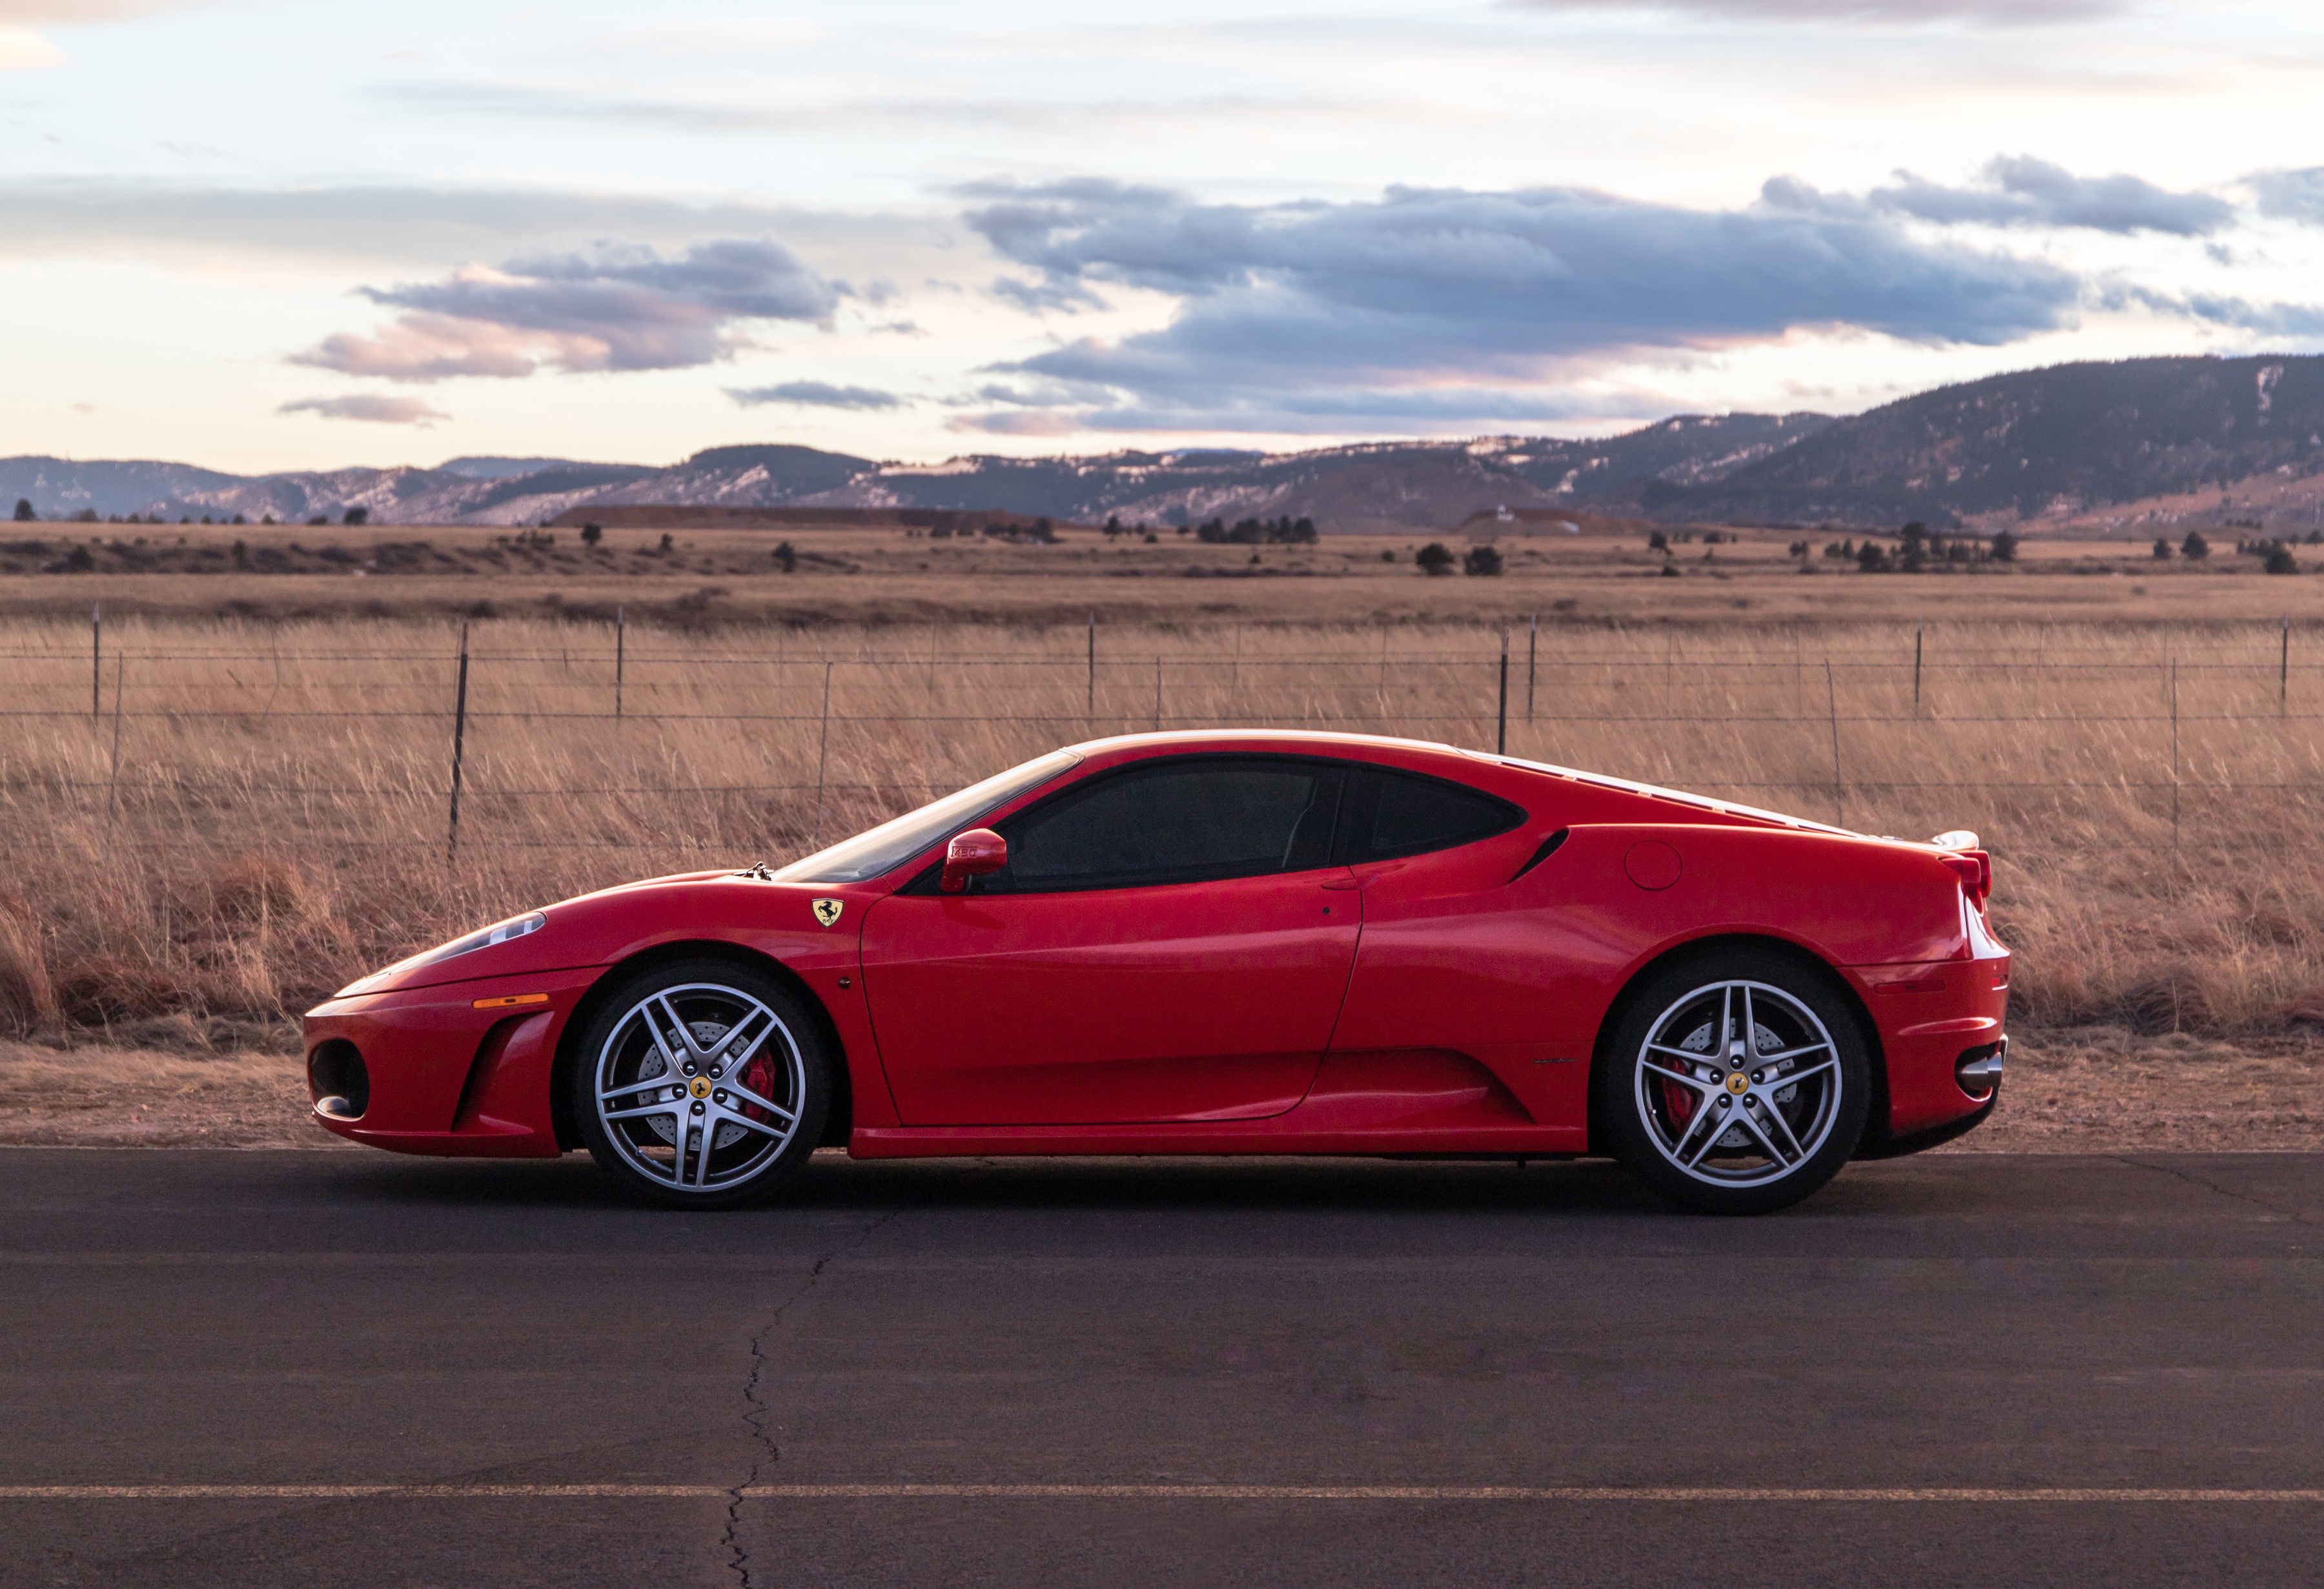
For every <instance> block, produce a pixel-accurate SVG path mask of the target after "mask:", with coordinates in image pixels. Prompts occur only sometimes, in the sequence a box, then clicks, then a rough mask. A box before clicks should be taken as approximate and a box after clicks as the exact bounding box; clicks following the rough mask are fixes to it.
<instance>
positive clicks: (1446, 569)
mask: <svg viewBox="0 0 2324 1589" xmlns="http://www.w3.org/2000/svg"><path fill="white" fill-rule="evenodd" d="M1413 561H1414V562H1415V563H1417V564H1419V565H1420V571H1421V572H1422V573H1423V574H1427V575H1429V576H1430V577H1431V578H1434V577H1435V576H1436V575H1437V574H1450V573H1452V565H1454V564H1455V563H1457V562H1459V561H1460V559H1459V558H1457V557H1455V556H1452V552H1451V550H1450V549H1449V548H1447V547H1445V545H1444V543H1443V541H1431V542H1429V543H1428V544H1427V545H1426V546H1425V547H1421V548H1420V552H1419V555H1418V556H1416V557H1414V558H1413Z"/></svg>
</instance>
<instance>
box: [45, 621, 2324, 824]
mask: <svg viewBox="0 0 2324 1589" xmlns="http://www.w3.org/2000/svg"><path fill="white" fill-rule="evenodd" d="M370 632H373V633H376V634H378V635H380V636H381V637H382V638H383V640H385V641H386V642H387V643H384V644H381V645H378V646H375V647H366V646H364V645H361V644H350V643H348V642H349V640H350V639H351V638H353V639H357V640H360V638H362V637H363V635H364V629H363V628H362V627H360V626H350V627H343V628H340V629H331V628H329V627H327V626H322V625H307V626H291V627H289V628H285V629H273V630H265V629H255V628H248V627H212V628H203V629H197V628H195V627H193V626H190V625H183V626H178V627H176V628H171V627H169V626H164V625H159V624H155V625H144V626H135V625H129V626H124V625H121V624H118V623H115V625H114V626H113V627H112V629H111V632H107V630H106V628H105V627H103V626H102V625H100V624H99V623H97V622H95V621H93V622H92V624H91V627H90V629H89V631H88V634H87V635H86V636H83V637H80V638H79V639H78V641H76V640H74V639H73V638H72V637H71V636H70V635H69V631H67V630H63V629H59V628H57V627H55V626H33V625H22V626H19V628H18V630H17V633H16V634H15V635H14V636H13V637H10V640H12V641H13V643H5V642H0V677H5V678H6V679H7V680H9V687H8V688H7V690H6V691H5V694H0V813H5V816H6V818H7V831H8V834H9V844H10V846H11V848H12V849H19V850H22V849H23V848H24V847H30V846H40V845H44V844H49V843H52V842H56V841H58V838H59V836H60V835H62V834H67V833H70V832H75V831H84V830H89V831H93V830H96V829H100V828H101V830H102V837H103V842H104V843H105V844H106V846H108V847H109V848H113V849H117V850H118V849H146V850H169V849H172V848H188V847H191V848H198V849H200V850H206V851H216V850H231V849H233V848H234V847H235V846H236V845H237V844H255V843H258V842H260V841H262V840H273V839H277V838H287V839H295V840H298V841H300V842H305V843H313V844H327V845H330V846H334V847H336V848H337V849H338V850H341V851H343V852H346V853H350V854H353V853H363V854H383V853H393V852H401V851H410V852H413V853H414V855H415V858H416V857H419V856H425V855H429V854H433V855H434V856H435V857H436V858H438V859H443V858H446V857H449V858H450V859H455V860H457V859H458V857H459V856H460V855H461V854H462V853H463V852H475V851H477V850H492V849H505V850H592V849H595V850H623V849H626V850H641V851H649V852H653V853H666V854H671V855H705V856H706V855H717V856H719V857H721V858H724V857H728V856H733V857H739V858H741V859H761V858H766V859H782V858H784V857H785V856H787V855H789V854H796V853H798V852H800V851H802V850H804V849H805V848H807V846H808V845H810V844H812V843H814V842H816V841H827V840H831V839H833V838H836V837H838V836H840V835H842V834H843V833H844V832H846V831H853V829H855V828H858V827H861V826H863V825H867V824H868V823H869V822H873V821H877V820H881V819H882V818H884V817H886V816H889V815H892V814H895V813H897V812H899V811H901V810H904V809H908V807H909V806H911V805H913V804H919V803H920V802H922V801H925V800H927V799H928V798H932V797H934V796H935V795H939V794H942V793H944V792H945V791H947V790H949V789H952V788H955V787H958V786H960V785H964V784H965V783H968V782H971V781H973V780H974V779H975V778H978V777H982V776H986V775H988V774H990V773H991V772H993V771H996V770H998V769H999V768H1000V767H1004V766H1007V765H1009V764H1010V763H1013V762H1015V761H1019V760H1021V759H1024V758H1027V757H1029V756H1032V755H1036V754H1038V753H1040V752H1041V751H1044V750H1047V749H1051V748H1053V747H1054V746H1056V745H1058V744H1063V743H1070V742H1074V741H1078V740H1083V739H1094V738H1099V737H1102V736H1106V735H1111V734H1117V733H1129V732H1143V731H1152V730H1188V729H1222V728H1278V727H1279V728H1296V729H1305V730H1333V731H1341V732H1350V733H1363V734H1388V735H1397V736H1402V737H1410V738H1416V739H1431V740H1440V741H1444V742H1448V743H1452V744H1455V745H1459V746H1462V747H1465V748H1470V749H1478V750H1493V751H1499V752H1502V753H1505V754H1508V755H1510V756H1515V757H1523V758H1533V759H1538V760H1545V761H1550V762H1554V763H1558V764H1561V765H1565V766H1572V767H1586V768H1590V769H1592V770H1596V771H1600V772H1605V773H1610V774H1615V775H1618V776H1627V777H1634V778H1638V779H1642V780H1644V781H1646V782H1650V783H1655V784H1660V785H1672V786H1676V787H1682V788H1687V789H1692V790H1694V791H1696V792H1699V793H1701V794H1703V795H1710V796H1712V797H1715V798H1727V799H1733V800H1737V801H1741V802H1746V803H1748V804H1757V805H1766V806H1775V807H1777V808H1780V809H1785V810H1791V811H1795V812H1797V813H1799V814H1801V815H1803V816H1808V817H1812V818H1815V819H1817V820H1821V821H1837V822H1842V823H1843V824H1846V823H1849V822H1851V821H1853V822H1856V823H1858V824H1859V825H1867V826H1872V827H1884V826H1885V827H1887V828H1888V829H1890V831H1903V832H1918V831H1923V830H1926V831H1934V829H1935V827H1938V826H1947V827H1951V826H1961V825H1969V826H1976V825H1977V824H1978V822H1979V821H1986V822H1995V821H2007V820H2013V819H2015V818H2021V817H2025V816H2029V815H2039V814H2041V813H2044V812H2047V813H2079V814H2082V815H2089V814H2093V813H2115V814H2116V816H2118V817H2119V818H2120V819H2121V820H2125V821H2129V822H2141V823H2147V824H2153V825H2154V826H2155V829H2156V832H2157V834H2158V835H2159V833H2160V831H2161V825H2162V824H2166V823H2167V824H2168V826H2169V829H2170V831H2171V835H2172V841H2173V842H2176V841H2177V840H2178V838H2179V835H2180V833H2181V830H2182V829H2183V828H2184V827H2185V826H2186V825H2187V823H2188V818H2189V813H2190V812H2199V813H2218V812H2219V811H2221V810H2226V809H2231V808H2236V807H2237V806H2239V805H2243V806H2248V805H2249V804H2250V803H2253V802H2255V801H2259V802H2266V803H2270V809H2271V810H2273V811H2282V810H2283V809H2286V806H2285V803H2286V802H2290V803H2292V804H2295V805H2300V806H2302V807H2304V806H2305V805H2306V804H2310V803H2312V802H2313V801H2314V797H2315V795H2317V794H2318V793H2319V789H2324V758H2319V748H2324V732H2319V728H2318V725H2319V723H2324V677H2319V675H2324V653H2319V660H2317V661H2308V660H2304V659H2302V657H2301V656H2300V655H2299V652H2300V650H2301V647H2300V646H2299V645H2297V644H2296V641H2298V640H2300V639H2302V638H2305V635H2304V632H2301V633H2296V632H2295V629H2294V626H2292V624H2291V623H2290V622H2288V621H2278V622H2271V623H2270V624H2268V625H2266V626H2265V627H2264V630H2262V629H2259V628H2257V627H2256V626H2234V625H2209V626H2202V627H2199V628H2198V627H2195V626H2181V627H2179V628H2176V629H2159V628H2157V629H2132V628H2123V629H2099V628H2098V627H2096V626H2089V627H2085V628H2082V629H2075V628H2074V627H2072V626H2067V625H2055V626H2040V627H2039V628H2038V629H2037V628H2036V627H2035V626H2024V625H2018V626H2001V625H1992V624H1987V625H1974V624H1966V625H1925V626H1924V625H1917V624H1916V625H1912V626H1908V627H1906V628H1904V629H1901V630H1900V629H1896V628H1895V627H1894V626H1889V627H1886V628H1881V627H1877V626H1850V627H1848V628H1845V629H1821V630H1820V629H1810V628H1807V627H1804V626H1802V627H1794V628H1785V627H1782V626H1774V625H1767V626H1761V627H1759V628H1757V629H1753V628H1748V627H1745V626H1739V625H1738V626H1737V627H1735V628H1731V629H1720V630H1706V631H1699V632H1683V631H1681V630H1679V629H1675V628H1663V629H1654V628H1637V629H1623V630H1615V629H1602V628H1582V627H1578V626H1577V627H1572V628H1565V627H1555V626H1553V627H1549V628H1544V627H1541V626H1540V625H1538V623H1536V622H1527V621H1520V622H1519V623H1517V624H1516V625H1514V626H1511V627H1509V628H1507V629H1503V628H1499V627H1494V628H1483V629H1480V628H1473V627H1452V626H1447V627H1432V628H1424V627H1419V626H1410V625H1383V626H1379V627H1377V628H1357V627H1348V626H1308V627H1298V626H1288V625H1285V626H1265V627H1261V626H1220V627H1217V628H1210V629H1184V628H1174V627H1169V626H1157V625H1109V624H1101V623H1099V622H1098V621H1096V620H1091V621H1090V622H1089V623H1088V624H1087V625H1086V626H1085V627H1084V626H1081V625H1074V626H1071V627H1069V628H1063V629H1061V628H1058V627H1055V626H1052V627H1050V628H1047V629H1001V628H998V627H987V628H958V629H952V628H940V627H939V628H930V629H925V630H899V629H892V628H891V629H854V630H837V629H834V630H825V631H784V630H769V631H765V632H764V633H763V634H761V635H753V636H750V637H747V638H745V637H744V636H743V635H742V634H741V633H739V632H737V631H727V632H725V633H723V634H719V635H713V636H701V635H690V634H687V633H683V632H679V631H643V630H641V633H640V634H639V635H638V636H635V637H632V636H631V635H629V634H628V632H627V625H626V624H622V625H619V626H614V625H608V626H604V628H603V629H592V628H588V627H584V626H580V625H576V624H569V623H567V624H552V623H549V622H546V621H544V622H539V623H528V622H524V621H521V620H519V621H511V622H496V623H493V624H489V625H477V626H473V627H471V626H463V627H462V628H461V629H458V630H457V632H450V631H441V630H427V629H410V628H390V627H389V626H387V625H384V624H381V625H378V626H376V627H375V628H374V629H372V630H371V631H370ZM439 636H440V641H441V643H433V642H435V641H436V640H437V639H438V637H439Z"/></svg>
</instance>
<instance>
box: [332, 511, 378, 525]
mask: <svg viewBox="0 0 2324 1589" xmlns="http://www.w3.org/2000/svg"><path fill="white" fill-rule="evenodd" d="M339 522H340V523H341V524H346V525H357V524H368V523H370V522H371V510H370V509H369V508H350V509H348V510H346V513H345V514H343V515H342V516H341V517H340V519H339Z"/></svg>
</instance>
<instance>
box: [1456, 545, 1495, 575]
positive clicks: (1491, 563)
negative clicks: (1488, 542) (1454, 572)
mask: <svg viewBox="0 0 2324 1589" xmlns="http://www.w3.org/2000/svg"><path fill="white" fill-rule="evenodd" d="M1500 571H1501V554H1500V553H1499V550H1497V549H1496V548H1494V547H1470V548H1469V555H1468V556H1465V557H1463V558H1462V559H1461V572H1462V573H1463V574H1488V575H1489V574H1499V572H1500Z"/></svg>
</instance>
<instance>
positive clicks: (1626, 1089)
mask: <svg viewBox="0 0 2324 1589" xmlns="http://www.w3.org/2000/svg"><path fill="white" fill-rule="evenodd" d="M1747 1007H1748V1010H1749V1012H1750V1017H1751V1019H1750V1025H1749V1031H1750V1033H1751V1036H1750V1039H1749V1050H1748V1052H1746V1051H1745V1050H1744V1049H1743V1048H1742V1047H1740V1046H1739V1045H1738V1037H1739V1034H1740V1033H1741V1032H1742V1031H1743V1029H1744V1022H1743V1019H1742V1016H1743V1014H1744V1011H1745V1009H1746V1008H1747ZM1714 1031H1717V1032H1720V1033H1722V1035H1721V1036H1720V1037H1718V1038H1713V1037H1712V1035H1711V1034H1712V1033H1713V1032H1714ZM1597 1081H1598V1098H1597V1100H1596V1101H1597V1106H1598V1110H1599V1116H1598V1117H1599V1119H1600V1121H1602V1122H1603V1123H1604V1125H1605V1126H1606V1128H1607V1130H1608V1132H1609V1134H1610V1135H1611V1136H1612V1139H1613V1143H1612V1145H1613V1149H1614V1155H1615V1157H1616V1158H1618V1159H1619V1160H1620V1161H1621V1162H1622V1163H1623V1164H1624V1166H1625V1167H1627V1168H1628V1170H1630V1171H1631V1172H1632V1173H1634V1174H1636V1175H1637V1177H1638V1178H1639V1179H1640V1180H1644V1181H1646V1183H1647V1184H1648V1185H1649V1186H1652V1187H1653V1188H1654V1189H1655V1190H1656V1191H1659V1192H1661V1193H1662V1194H1663V1195H1664V1196H1665V1197H1666V1198H1669V1199H1671V1200H1672V1201H1674V1202H1676V1203H1681V1204H1683V1205H1685V1206H1686V1207H1687V1208H1693V1209H1696V1210H1698V1211H1700V1212H1702V1213H1706V1214H1766V1213H1770V1212H1772V1211H1774V1210H1775V1209H1777V1208H1788V1207H1790V1206H1791V1205H1792V1204H1794V1203H1796V1202H1798V1201H1799V1200H1800V1199H1803V1198H1804V1197H1807V1196H1809V1195H1810V1194H1811V1193H1812V1192H1814V1191H1816V1190H1818V1189H1821V1187H1822V1186H1823V1185H1824V1183H1825V1182H1827V1181H1829V1180H1831V1178H1832V1177H1833V1176H1834V1175H1837V1174H1838V1173H1839V1172H1840V1166H1841V1165H1843V1164H1845V1163H1847V1162H1848V1161H1849V1155H1851V1154H1852V1153H1855V1151H1856V1145H1857V1142H1858V1138H1860V1137H1861V1136H1862V1135H1863V1134H1864V1121H1865V1116H1866V1112H1867V1108H1868V1107H1869V1104H1870V1100H1871V1094H1872V1087H1871V1061H1870V1058H1869V1056H1868V1055H1867V1052H1866V1050H1865V1042H1864V1034H1863V1032H1862V1029H1861V1028H1860V1027H1859V1026H1858V1023H1857V1017H1856V1012H1855V1009H1854V1006H1852V1005H1851V1004H1850V1002H1849V999H1848V997H1847V995H1846V993H1845V991H1844V990H1843V989H1842V988H1841V987H1840V985H1839V984H1838V982H1837V981H1836V980H1835V978H1833V977H1832V976H1831V973H1830V972H1827V971H1823V970H1821V969H1815V968H1812V967H1810V966H1807V965H1803V964H1802V963H1801V962H1800V961H1797V960H1793V959H1790V958H1789V957H1787V956H1784V955H1782V954H1777V953H1771V952H1769V951H1766V950H1761V949H1748V948H1747V949H1733V950H1723V951H1714V952H1712V953H1709V954H1704V955H1701V956H1699V957H1695V958H1692V959H1689V960H1684V961H1682V962H1679V963H1677V964H1674V965H1672V966H1668V967H1665V968H1664V969H1661V970H1659V971H1656V972H1655V973H1653V974H1652V975H1651V976H1649V977H1648V978H1646V980H1645V981H1644V982H1642V983H1640V984H1639V985H1638V986H1637V987H1635V988H1633V989H1632V990H1631V992H1630V994H1629V997H1628V998H1627V999H1626V1000H1625V1001H1624V1005H1623V1013H1622V1015H1620V1017H1619V1018H1618V1020H1617V1022H1616V1023H1615V1026H1614V1030H1613V1033H1612V1034H1611V1036H1610V1038H1609V1042H1608V1044H1607V1048H1606V1051H1605V1053H1604V1055H1603V1057H1602V1059H1601V1061H1600V1065H1599V1068H1598V1076H1597ZM1721 1122H1724V1124H1721Z"/></svg>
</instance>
